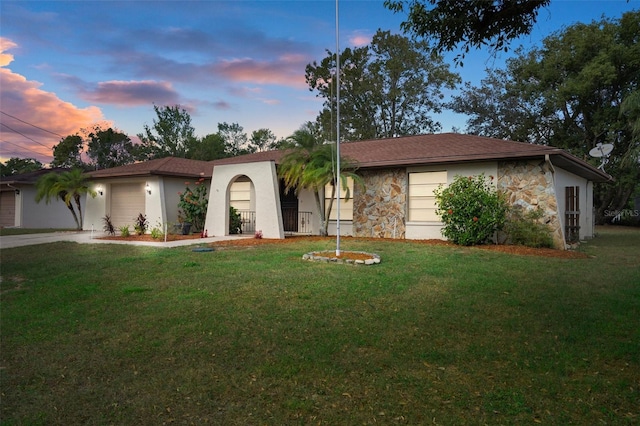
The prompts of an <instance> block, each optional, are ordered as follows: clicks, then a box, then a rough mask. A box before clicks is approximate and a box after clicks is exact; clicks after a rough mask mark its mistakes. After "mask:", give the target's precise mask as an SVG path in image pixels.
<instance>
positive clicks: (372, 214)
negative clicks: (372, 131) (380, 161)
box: [353, 168, 408, 238]
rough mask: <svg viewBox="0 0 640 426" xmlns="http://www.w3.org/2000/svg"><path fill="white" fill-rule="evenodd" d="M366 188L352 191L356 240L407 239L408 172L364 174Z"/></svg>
mask: <svg viewBox="0 0 640 426" xmlns="http://www.w3.org/2000/svg"><path fill="white" fill-rule="evenodd" d="M359 174H360V176H361V177H362V180H363V182H364V188H361V187H359V185H355V187H354V190H353V235H354V236H355V237H375V238H405V231H406V226H405V217H406V206H407V192H408V189H407V172H406V170H405V169H403V168H402V169H400V168H398V169H388V170H380V171H361V172H360V173H359Z"/></svg>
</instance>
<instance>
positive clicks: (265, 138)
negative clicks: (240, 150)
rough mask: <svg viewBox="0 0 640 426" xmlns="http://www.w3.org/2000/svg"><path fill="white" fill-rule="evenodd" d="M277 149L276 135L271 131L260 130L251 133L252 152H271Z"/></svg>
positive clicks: (250, 149) (250, 147) (250, 144)
mask: <svg viewBox="0 0 640 426" xmlns="http://www.w3.org/2000/svg"><path fill="white" fill-rule="evenodd" d="M275 148H276V135H274V134H273V132H272V131H271V130H269V129H258V130H254V131H253V132H252V133H251V138H250V139H249V151H250V152H262V151H270V150H272V149H275Z"/></svg>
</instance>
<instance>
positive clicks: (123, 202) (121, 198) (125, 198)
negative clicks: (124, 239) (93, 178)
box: [111, 183, 145, 231]
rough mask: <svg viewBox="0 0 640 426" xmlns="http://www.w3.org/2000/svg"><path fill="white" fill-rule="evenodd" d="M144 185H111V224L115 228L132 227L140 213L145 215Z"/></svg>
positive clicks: (131, 228)
mask: <svg viewBox="0 0 640 426" xmlns="http://www.w3.org/2000/svg"><path fill="white" fill-rule="evenodd" d="M144 199H145V192H144V183H120V184H113V185H111V223H113V225H114V226H115V227H117V228H119V227H121V226H124V225H129V229H130V230H131V231H133V225H134V224H135V220H136V218H137V217H138V215H139V214H140V213H142V214H145V208H144V205H145V203H144Z"/></svg>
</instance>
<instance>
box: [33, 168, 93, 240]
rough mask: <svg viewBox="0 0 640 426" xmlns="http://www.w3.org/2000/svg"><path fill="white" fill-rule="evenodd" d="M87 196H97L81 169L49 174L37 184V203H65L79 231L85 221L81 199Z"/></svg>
mask: <svg viewBox="0 0 640 426" xmlns="http://www.w3.org/2000/svg"><path fill="white" fill-rule="evenodd" d="M86 194H89V195H91V196H92V197H95V196H96V193H95V191H93V190H91V188H89V182H88V178H87V175H85V174H84V171H83V170H82V169H80V168H75V169H71V170H69V171H65V172H61V173H58V172H51V173H47V174H46V175H43V176H42V177H40V179H38V181H37V182H36V202H38V203H39V202H40V201H41V200H43V199H44V200H45V202H46V203H47V204H49V202H50V201H51V200H52V199H58V200H62V201H64V203H65V205H66V206H67V208H68V209H69V211H70V212H71V214H72V215H73V220H74V221H75V222H76V228H77V229H78V230H79V231H80V230H82V220H83V219H82V204H81V199H82V197H83V196H84V195H86ZM74 204H75V207H74ZM76 209H77V212H76Z"/></svg>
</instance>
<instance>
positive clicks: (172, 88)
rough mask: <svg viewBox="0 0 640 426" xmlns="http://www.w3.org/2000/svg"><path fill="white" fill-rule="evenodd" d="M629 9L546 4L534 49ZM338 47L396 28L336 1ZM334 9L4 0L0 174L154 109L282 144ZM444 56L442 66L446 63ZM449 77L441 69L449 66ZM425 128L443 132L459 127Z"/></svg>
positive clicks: (282, 4)
mask: <svg viewBox="0 0 640 426" xmlns="http://www.w3.org/2000/svg"><path fill="white" fill-rule="evenodd" d="M639 7H640V1H639V0H631V1H626V0H600V1H578V0H576V1H569V0H552V1H551V6H550V7H549V8H547V9H544V10H542V12H541V13H540V15H539V17H538V23H537V25H536V28H535V31H534V33H533V34H531V35H530V36H526V37H523V38H522V39H521V40H519V41H518V42H516V43H514V44H513V45H512V47H513V48H515V47H517V46H518V45H520V44H523V45H524V46H525V47H530V46H532V45H535V44H538V43H539V41H540V40H541V39H542V38H544V37H545V36H547V35H549V34H551V33H552V32H554V31H557V30H559V29H561V28H562V27H564V26H567V25H571V24H572V23H575V22H585V23H589V22H591V21H592V20H599V19H600V18H601V17H602V16H603V15H604V16H607V17H612V18H618V17H620V16H621V15H622V13H624V12H626V11H630V10H634V9H638V8H639ZM339 16H340V47H341V49H344V48H346V47H353V46H360V45H363V44H367V43H368V42H369V41H370V39H371V36H372V35H373V34H374V33H375V32H376V30H377V29H378V28H380V29H382V30H390V31H391V32H393V33H399V32H400V23H401V22H402V20H403V18H404V17H403V16H402V15H396V14H394V13H392V12H391V11H389V10H387V9H385V8H384V7H383V2H382V1H354V0H352V1H350V0H341V1H340V13H339ZM335 36H336V30H335V1H333V0H330V1H302V0H298V1H189V2H187V1H163V2H158V1H127V2H117V1H73V2H66V1H10V0H9V1H8V0H3V1H2V2H1V3H0V123H1V126H0V161H6V160H7V159H8V158H10V157H20V158H35V159H37V160H39V161H41V162H42V163H44V164H46V163H48V162H49V161H50V160H51V158H52V149H51V148H52V146H53V145H55V144H57V143H58V142H60V139H61V138H62V137H64V136H67V135H71V134H75V133H77V132H79V131H80V129H83V128H91V127H92V126H94V125H95V124H96V123H101V124H102V125H103V127H107V126H112V127H114V128H117V129H119V130H120V131H122V132H124V133H126V134H128V135H129V136H130V137H131V138H132V139H135V136H136V134H138V133H142V132H143V127H144V125H145V124H146V125H149V126H152V124H153V120H154V119H155V118H156V117H155V114H154V111H153V105H154V104H155V105H159V106H163V105H176V104H178V105H181V106H182V107H184V108H185V109H186V110H187V111H189V113H190V114H191V117H192V124H193V126H194V127H195V130H196V135H198V136H205V135H207V134H209V133H215V132H216V131H217V125H218V123H221V122H227V123H238V124H240V125H241V126H242V127H244V130H245V132H246V133H247V134H248V135H250V134H251V132H252V131H254V130H257V129H260V128H269V129H271V130H272V131H273V132H274V133H275V134H276V135H277V136H278V137H286V136H288V135H290V134H291V133H293V131H294V130H296V129H298V128H299V127H300V125H301V124H303V123H304V122H306V121H312V120H314V119H315V117H316V116H317V114H318V112H319V110H320V108H321V104H322V101H321V100H320V99H318V98H316V97H315V95H314V93H312V92H310V91H309V90H308V87H307V85H306V83H305V81H304V70H305V66H306V65H307V64H308V63H310V62H313V61H320V60H322V59H323V58H324V57H325V56H326V53H325V50H326V49H329V50H331V51H335V47H336V37H335ZM455 54H456V53H455V52H454V53H452V54H450V55H448V56H447V57H448V58H449V59H451V58H452V57H454V56H455ZM508 56H509V54H502V55H501V56H499V57H497V58H492V57H490V55H489V54H488V53H486V52H482V51H477V52H472V54H471V55H469V56H468V59H467V60H465V65H464V67H463V68H456V69H455V71H457V72H459V73H460V74H461V76H462V79H463V81H471V82H472V83H474V84H477V83H479V81H480V79H481V78H482V77H483V76H484V70H485V69H486V68H488V67H496V68H501V67H502V66H503V64H504V60H505V59H507V58H508ZM452 67H453V64H452ZM437 118H438V119H439V120H440V122H441V123H442V128H443V131H451V129H452V127H454V126H455V127H457V128H460V129H464V128H465V117H464V116H459V115H455V114H452V113H445V114H442V115H440V116H437Z"/></svg>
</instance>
